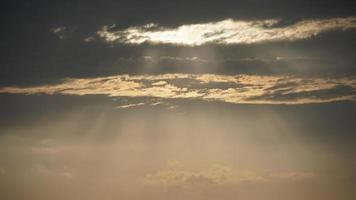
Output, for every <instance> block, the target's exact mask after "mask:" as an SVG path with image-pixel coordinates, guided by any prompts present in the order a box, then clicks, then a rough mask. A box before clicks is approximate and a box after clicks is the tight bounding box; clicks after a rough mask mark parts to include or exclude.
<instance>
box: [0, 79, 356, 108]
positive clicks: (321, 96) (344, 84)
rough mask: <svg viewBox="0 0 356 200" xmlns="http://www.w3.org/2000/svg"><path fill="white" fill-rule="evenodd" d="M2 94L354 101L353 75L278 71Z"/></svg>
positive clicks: (89, 82)
mask: <svg viewBox="0 0 356 200" xmlns="http://www.w3.org/2000/svg"><path fill="white" fill-rule="evenodd" d="M0 93H12V94H48V95H53V94H62V95H106V96H110V97H152V98H163V99H200V100H207V101H222V102H229V103H236V104H238V103H253V104H304V103H322V102H333V101H341V100H346V101H355V100H356V79H355V77H343V78H314V77H311V78H307V77H295V76H282V75H279V76H257V75H215V74H162V75H117V76H108V77H100V78H85V79H84V78H83V79H65V80H63V82H62V83H59V84H53V85H41V86H35V87H4V88H0Z"/></svg>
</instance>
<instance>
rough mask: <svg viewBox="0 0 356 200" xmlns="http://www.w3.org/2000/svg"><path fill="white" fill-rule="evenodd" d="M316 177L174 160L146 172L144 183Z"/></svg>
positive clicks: (200, 183)
mask: <svg viewBox="0 0 356 200" xmlns="http://www.w3.org/2000/svg"><path fill="white" fill-rule="evenodd" d="M315 177H316V174H315V173H313V172H299V171H291V172H278V173H267V172H257V171H251V170H238V169H234V168H232V167H229V166H226V165H222V164H209V165H204V167H191V166H188V165H186V164H184V163H181V162H178V161H176V163H175V164H174V165H170V164H168V167H167V168H165V169H162V170H159V171H157V172H154V173H150V174H147V175H146V177H145V179H144V183H145V184H148V185H166V186H178V187H191V186H207V185H225V184H236V183H242V182H245V183H246V182H248V183H264V182H269V181H278V180H279V181H302V180H309V179H313V178H315Z"/></svg>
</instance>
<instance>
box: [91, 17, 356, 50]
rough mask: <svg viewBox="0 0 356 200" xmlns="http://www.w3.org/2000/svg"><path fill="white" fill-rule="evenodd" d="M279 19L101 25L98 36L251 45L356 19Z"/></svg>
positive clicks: (306, 35) (296, 37) (343, 25)
mask: <svg viewBox="0 0 356 200" xmlns="http://www.w3.org/2000/svg"><path fill="white" fill-rule="evenodd" d="M280 22H281V20H277V19H268V20H255V21H239V20H233V19H226V20H223V21H218V22H209V23H201V24H184V25H181V26H178V27H176V28H165V27H159V26H158V25H156V24H146V25H143V26H138V27H129V28H127V29H124V30H113V29H112V28H113V27H109V26H103V27H102V29H100V30H99V31H97V35H98V36H99V37H101V38H103V39H104V40H105V41H106V42H108V43H113V42H118V43H127V44H142V43H145V42H149V43H161V44H175V45H188V46H197V45H202V44H205V43H217V44H252V43H260V42H271V41H295V40H301V39H306V38H310V37H312V36H316V35H319V34H320V33H322V32H325V31H330V30H346V29H350V28H356V18H355V17H347V18H331V19H317V20H304V21H299V22H297V23H295V24H291V25H286V26H279V23H280Z"/></svg>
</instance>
